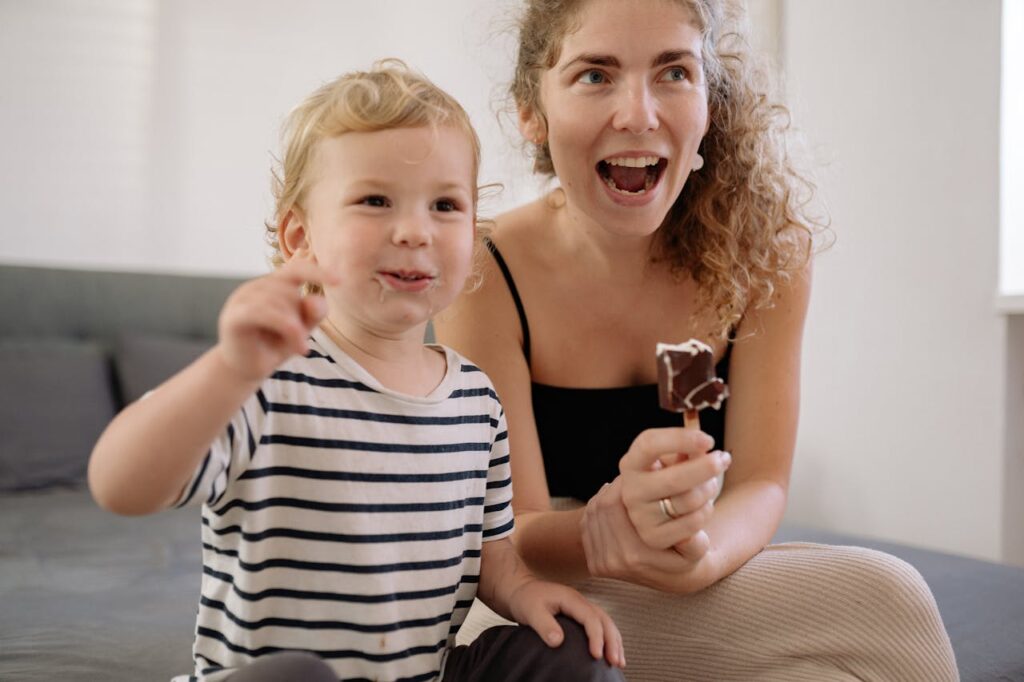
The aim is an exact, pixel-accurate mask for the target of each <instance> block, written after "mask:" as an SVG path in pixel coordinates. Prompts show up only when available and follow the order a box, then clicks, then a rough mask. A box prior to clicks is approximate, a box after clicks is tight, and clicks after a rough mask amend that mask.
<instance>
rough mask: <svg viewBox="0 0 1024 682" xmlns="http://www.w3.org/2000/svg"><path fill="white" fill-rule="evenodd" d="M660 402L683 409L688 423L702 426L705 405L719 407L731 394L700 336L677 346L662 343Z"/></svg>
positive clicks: (664, 407)
mask: <svg viewBox="0 0 1024 682" xmlns="http://www.w3.org/2000/svg"><path fill="white" fill-rule="evenodd" d="M655 355H656V356H657V359H658V404H659V405H661V407H662V408H663V409H666V410H671V411H672V412H682V413H683V419H684V423H685V424H686V426H694V427H697V428H699V424H698V418H697V412H699V411H700V410H703V409H704V408H705V407H713V408H715V409H716V410H717V409H719V408H720V407H721V406H722V401H724V400H725V399H726V398H728V397H729V387H728V386H726V385H725V382H724V381H722V380H721V379H719V378H718V377H716V376H715V364H714V356H713V354H712V351H711V347H710V346H708V345H707V344H706V343H702V342H700V341H698V340H697V339H690V340H689V341H686V342H685V343H679V344H676V345H672V344H668V343H659V344H658V347H657V350H656V352H655Z"/></svg>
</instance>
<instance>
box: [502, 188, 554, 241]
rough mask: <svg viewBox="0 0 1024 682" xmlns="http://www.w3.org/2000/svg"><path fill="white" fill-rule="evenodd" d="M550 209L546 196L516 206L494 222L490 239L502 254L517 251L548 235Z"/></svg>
mask: <svg viewBox="0 0 1024 682" xmlns="http://www.w3.org/2000/svg"><path fill="white" fill-rule="evenodd" d="M551 214H552V208H551V205H550V199H549V197H548V196H547V195H545V196H542V197H540V198H538V199H535V200H533V201H531V202H529V203H526V204H523V205H521V206H517V207H516V208H513V209H512V210H510V211H506V212H505V213H502V214H501V215H499V216H498V217H497V218H496V219H495V221H494V229H493V231H492V233H491V235H490V236H491V239H492V241H493V242H494V243H495V245H496V246H497V247H498V248H499V249H501V250H502V252H503V253H504V251H505V249H509V250H512V251H515V250H518V249H520V248H521V247H523V246H525V245H528V244H536V243H537V242H536V241H535V240H539V239H543V238H545V236H546V235H547V236H549V235H550V232H551V230H550V228H551Z"/></svg>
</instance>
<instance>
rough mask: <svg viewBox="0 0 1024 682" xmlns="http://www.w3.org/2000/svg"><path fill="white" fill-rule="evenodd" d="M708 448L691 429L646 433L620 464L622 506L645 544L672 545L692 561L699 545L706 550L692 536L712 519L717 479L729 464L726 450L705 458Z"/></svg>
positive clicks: (705, 440)
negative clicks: (666, 464) (668, 463)
mask: <svg viewBox="0 0 1024 682" xmlns="http://www.w3.org/2000/svg"><path fill="white" fill-rule="evenodd" d="M712 445H714V441H713V440H712V438H711V437H710V436H708V435H707V434H705V433H703V432H701V431H697V430H696V429H685V428H663V429H648V430H646V431H644V432H642V433H641V434H640V435H639V436H637V437H636V439H635V440H634V441H633V444H632V445H631V446H630V448H629V452H627V453H626V454H625V455H624V456H623V457H622V459H621V460H620V461H619V471H620V472H621V478H622V504H623V506H624V507H625V508H626V513H627V514H628V515H629V519H630V521H632V522H633V527H634V528H635V529H636V532H637V535H639V536H640V538H641V539H642V540H643V541H644V542H645V543H646V544H647V545H648V546H650V547H652V548H654V549H668V548H670V547H676V548H678V550H679V551H680V553H681V554H683V555H684V556H688V557H689V558H691V559H693V560H698V559H699V558H700V556H699V553H700V548H701V547H702V546H704V547H705V550H706V545H707V542H706V541H704V540H701V539H700V538H698V537H697V536H698V535H700V534H701V533H702V530H703V528H704V526H706V525H707V522H708V521H709V520H710V519H711V513H712V511H713V507H714V499H715V497H716V495H717V494H718V485H719V484H718V476H719V474H721V473H723V472H724V471H725V470H726V469H727V468H728V466H729V464H730V462H731V460H732V458H731V456H730V455H729V454H728V453H726V452H721V451H716V452H712V453H710V454H709V453H708V448H710V447H711V446H712ZM677 460H678V463H676V464H671V465H669V466H664V465H663V463H664V462H672V461H677Z"/></svg>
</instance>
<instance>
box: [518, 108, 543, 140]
mask: <svg viewBox="0 0 1024 682" xmlns="http://www.w3.org/2000/svg"><path fill="white" fill-rule="evenodd" d="M519 132H520V133H521V134H522V136H523V137H524V138H526V139H527V140H529V141H530V142H532V143H533V144H536V145H540V144H544V142H545V141H547V134H548V131H547V125H546V122H545V121H544V117H543V116H541V115H540V113H539V112H537V110H536V109H534V108H533V107H529V108H525V109H520V110H519Z"/></svg>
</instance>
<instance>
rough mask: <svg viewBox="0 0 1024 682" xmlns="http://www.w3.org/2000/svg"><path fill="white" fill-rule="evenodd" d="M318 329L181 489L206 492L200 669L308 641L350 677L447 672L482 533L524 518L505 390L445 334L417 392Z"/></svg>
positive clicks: (191, 499) (213, 672)
mask: <svg viewBox="0 0 1024 682" xmlns="http://www.w3.org/2000/svg"><path fill="white" fill-rule="evenodd" d="M309 346H310V352H309V353H308V354H307V355H306V356H305V357H295V358H292V359H291V360H289V361H287V362H286V363H284V364H283V365H282V366H281V367H280V368H279V369H278V370H277V371H276V372H275V373H274V374H273V375H272V376H271V377H270V378H269V379H267V380H266V381H264V382H263V384H262V386H261V387H260V389H259V390H258V391H257V392H256V394H255V395H253V396H252V397H251V398H250V399H249V400H248V401H247V402H246V403H245V404H244V405H243V406H242V408H241V409H240V410H239V412H238V413H237V414H236V416H235V417H234V419H232V421H231V423H230V424H229V425H228V427H227V428H226V429H225V431H224V433H223V434H222V435H221V437H220V438H219V439H218V440H217V441H216V442H215V443H214V444H213V445H212V446H211V449H210V452H209V454H208V455H207V456H206V458H205V459H204V460H203V461H202V463H201V464H200V466H199V467H197V470H196V473H195V474H194V476H193V480H192V481H191V483H190V484H189V485H188V486H187V487H186V489H185V492H184V493H183V495H182V498H181V500H179V506H180V505H185V504H189V503H193V504H200V503H201V504H202V540H203V577H202V590H201V596H200V601H199V612H198V616H197V622H196V639H195V645H194V647H193V657H194V659H195V671H194V678H199V679H203V680H210V681H211V682H212V681H215V680H222V679H224V678H225V677H227V676H228V675H229V674H230V673H231V671H232V670H233V669H235V668H237V667H239V666H242V665H245V664H246V663H249V662H251V661H252V660H253V659H254V658H255V657H257V656H260V655H263V654H269V653H273V652H275V651H280V650H303V651H311V652H314V653H316V654H317V655H319V656H320V657H321V658H323V659H324V660H325V661H327V663H329V664H330V665H331V666H332V667H333V668H334V670H335V671H336V672H337V674H338V677H339V678H340V679H343V680H432V679H435V678H436V677H438V675H439V674H440V670H441V667H442V664H443V659H444V656H445V655H446V652H447V651H448V649H449V648H450V647H451V646H453V644H454V640H455V633H456V631H457V630H458V628H459V626H460V625H461V624H462V621H463V620H464V619H465V616H466V612H467V611H468V609H469V606H470V604H471V603H472V601H473V597H474V596H475V594H476V590H477V583H478V581H479V572H480V551H481V547H482V543H483V542H485V541H489V540H496V539H498V538H502V537H505V536H507V535H508V534H509V533H511V532H512V527H513V521H512V508H511V504H510V503H511V498H512V490H511V477H510V470H509V452H508V431H507V429H506V426H505V416H504V412H503V410H502V408H501V404H500V402H499V401H498V397H497V395H495V393H494V389H493V387H492V385H491V382H490V380H489V379H488V378H487V376H486V375H485V374H484V373H483V372H482V371H481V370H480V369H478V368H477V367H475V366H474V365H472V364H470V363H469V362H468V361H467V360H465V359H464V358H462V357H461V356H459V355H458V354H457V353H455V352H454V351H452V350H451V349H448V348H441V350H443V352H444V353H445V357H446V359H447V364H448V368H447V371H446V374H445V377H444V379H443V381H442V382H441V384H440V385H439V386H438V387H437V388H436V389H435V390H434V391H433V392H432V393H431V394H430V395H428V396H426V397H423V398H419V397H412V396H407V395H403V394H400V393H396V392H394V391H391V390H389V389H387V388H385V387H383V386H382V385H381V384H380V382H378V381H377V380H376V379H374V378H373V376H371V375H370V374H369V373H368V372H367V371H366V370H364V369H363V368H362V367H360V366H359V365H358V364H357V363H356V362H355V361H353V360H352V359H351V358H350V357H348V356H347V355H346V354H345V353H344V352H342V351H341V350H340V349H339V348H338V347H337V346H336V345H335V344H334V343H333V342H332V341H331V340H330V339H329V338H328V337H327V335H326V334H324V333H323V332H322V331H321V330H319V329H317V330H314V332H313V334H312V337H311V339H310V344H309ZM439 348H440V347H439ZM194 678H193V679H194ZM176 679H179V680H184V679H186V678H185V677H179V678H176Z"/></svg>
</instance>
